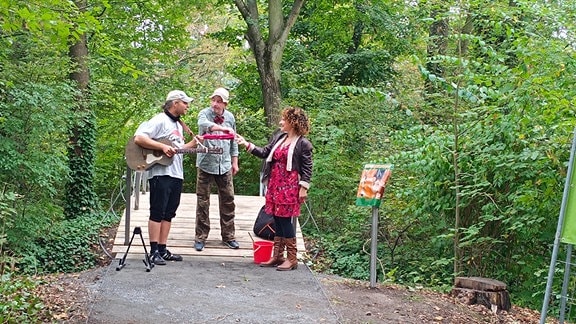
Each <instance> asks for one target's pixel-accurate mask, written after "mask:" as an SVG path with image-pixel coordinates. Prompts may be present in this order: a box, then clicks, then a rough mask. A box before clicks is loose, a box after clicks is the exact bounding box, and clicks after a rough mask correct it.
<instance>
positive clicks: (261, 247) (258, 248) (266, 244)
mask: <svg viewBox="0 0 576 324" xmlns="http://www.w3.org/2000/svg"><path fill="white" fill-rule="evenodd" d="M252 247H253V248H254V263H256V264H259V263H262V262H266V261H268V260H270V258H271V257H272V249H273V248H274V242H270V241H254V243H253V244H252Z"/></svg>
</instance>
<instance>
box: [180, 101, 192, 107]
mask: <svg viewBox="0 0 576 324" xmlns="http://www.w3.org/2000/svg"><path fill="white" fill-rule="evenodd" d="M181 102H182V103H183V104H185V105H186V106H188V105H189V104H190V103H189V102H186V101H181Z"/></svg>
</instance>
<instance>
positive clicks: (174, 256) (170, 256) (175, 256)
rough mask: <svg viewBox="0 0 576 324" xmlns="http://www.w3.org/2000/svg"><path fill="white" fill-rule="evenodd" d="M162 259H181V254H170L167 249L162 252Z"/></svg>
mask: <svg viewBox="0 0 576 324" xmlns="http://www.w3.org/2000/svg"><path fill="white" fill-rule="evenodd" d="M162 259H164V260H166V261H182V256H181V255H179V254H172V253H170V251H169V250H166V252H164V254H162Z"/></svg>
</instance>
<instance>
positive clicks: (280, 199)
mask: <svg viewBox="0 0 576 324" xmlns="http://www.w3.org/2000/svg"><path fill="white" fill-rule="evenodd" d="M287 161H288V146H285V147H283V146H279V147H278V148H277V149H276V150H275V151H274V153H273V155H272V170H271V171H270V179H269V181H268V187H267V189H266V213H268V214H272V215H274V216H278V217H294V216H299V215H300V203H299V201H298V194H299V191H300V186H299V184H298V171H296V170H292V171H287V170H286V163H287Z"/></svg>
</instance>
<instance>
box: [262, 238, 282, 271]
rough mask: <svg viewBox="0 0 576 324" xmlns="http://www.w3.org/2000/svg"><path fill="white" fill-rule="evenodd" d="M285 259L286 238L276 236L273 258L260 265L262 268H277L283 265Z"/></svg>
mask: <svg viewBox="0 0 576 324" xmlns="http://www.w3.org/2000/svg"><path fill="white" fill-rule="evenodd" d="M284 261H285V259H284V238H283V237H280V236H274V252H273V255H272V258H271V259H270V260H268V261H267V262H262V263H260V266H261V267H275V266H277V265H279V264H282V263H283V262H284Z"/></svg>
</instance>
